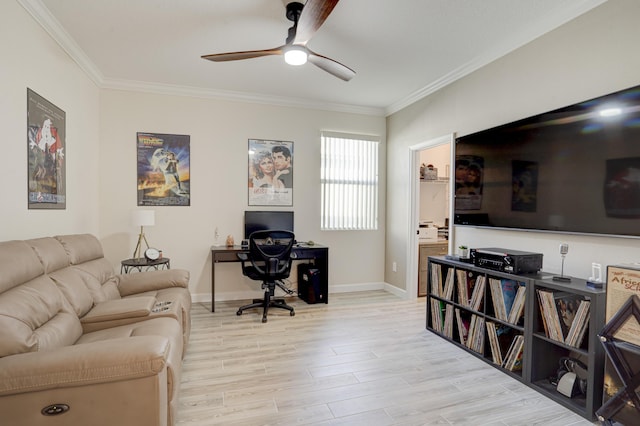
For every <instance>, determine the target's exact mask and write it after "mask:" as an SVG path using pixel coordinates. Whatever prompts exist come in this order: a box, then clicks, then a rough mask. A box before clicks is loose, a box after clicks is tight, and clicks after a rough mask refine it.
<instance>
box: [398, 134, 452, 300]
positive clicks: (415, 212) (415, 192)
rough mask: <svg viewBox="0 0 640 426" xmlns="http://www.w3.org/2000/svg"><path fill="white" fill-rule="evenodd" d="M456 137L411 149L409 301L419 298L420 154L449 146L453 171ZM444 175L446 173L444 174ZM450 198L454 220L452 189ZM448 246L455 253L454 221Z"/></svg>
mask: <svg viewBox="0 0 640 426" xmlns="http://www.w3.org/2000/svg"><path fill="white" fill-rule="evenodd" d="M454 138H455V135H454V134H453V133H451V134H449V135H445V136H441V137H439V138H435V139H431V140H428V141H425V142H422V143H419V144H416V145H412V146H410V147H409V155H410V163H409V164H411V166H412V167H411V173H409V188H410V189H409V197H410V200H409V229H408V230H407V232H408V235H409V238H408V244H407V259H408V261H407V272H406V277H407V283H406V289H407V294H408V297H409V299H416V298H417V297H418V244H419V239H418V235H417V232H418V228H419V224H420V219H421V218H420V172H419V171H420V165H421V163H420V153H421V152H422V151H424V150H428V149H431V148H435V147H440V146H442V145H448V146H449V165H450V167H449V169H450V170H452V168H451V165H453V164H455V157H454V152H455V146H454V142H455V139H454ZM443 175H444V173H443ZM453 175H454V173H452V172H451V171H450V172H449V176H448V179H449V188H453V183H454V181H453V179H454V178H453ZM449 193H450V194H449V197H448V206H447V207H446V208H447V210H448V215H447V216H448V218H450V219H452V218H453V197H452V195H451V189H449ZM448 222H449V223H448V246H447V252H448V253H449V254H452V253H453V251H454V250H453V241H454V237H455V235H454V229H453V226H452V223H453V220H449V221H448Z"/></svg>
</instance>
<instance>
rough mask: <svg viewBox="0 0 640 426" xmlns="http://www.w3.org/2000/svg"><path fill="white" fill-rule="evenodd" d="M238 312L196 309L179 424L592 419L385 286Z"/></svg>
mask: <svg viewBox="0 0 640 426" xmlns="http://www.w3.org/2000/svg"><path fill="white" fill-rule="evenodd" d="M288 300H291V301H290V302H289V303H290V304H291V305H293V306H294V307H295V308H296V315H295V316H294V317H290V316H289V313H288V312H286V311H283V310H279V309H278V310H272V311H270V313H269V321H268V322H267V323H266V324H263V323H261V321H260V320H261V316H262V314H261V312H259V311H257V310H255V311H247V312H245V313H244V314H243V315H242V316H237V315H236V313H235V312H236V310H237V308H238V306H240V305H241V304H242V302H240V301H237V302H223V303H217V304H216V312H215V313H211V311H210V306H211V305H210V304H206V303H202V304H198V303H196V304H194V306H193V310H192V316H193V324H192V331H191V340H190V343H189V347H188V351H187V355H186V357H185V360H184V365H183V372H182V383H181V390H180V408H179V410H178V415H177V422H178V424H181V425H184V424H186V425H214V424H224V425H296V424H320V425H367V426H377V425H431V424H438V425H503V426H504V425H536V424H537V425H563V426H564V425H593V423H591V422H588V421H586V420H585V419H583V418H582V417H580V416H578V415H577V414H574V413H573V412H571V411H569V410H567V409H565V408H564V407H562V406H560V405H558V404H556V403H555V402H553V401H552V400H550V399H548V398H546V397H544V396H542V395H540V394H539V393H537V392H535V391H534V390H532V389H530V388H528V387H527V386H525V385H523V384H522V383H520V382H518V381H517V380H515V379H513V378H511V377H509V376H507V375H506V374H502V373H500V372H499V371H497V370H496V369H494V368H493V367H491V366H488V365H487V364H485V363H484V362H482V361H480V360H478V359H477V358H475V357H474V356H472V355H470V354H468V353H466V352H465V351H463V350H462V349H460V348H458V347H456V346H454V345H452V344H450V343H447V342H446V341H445V340H443V339H442V338H440V337H437V336H435V335H433V334H432V333H430V332H428V331H426V330H425V301H424V298H423V299H420V300H418V301H405V300H402V299H400V298H398V297H397V296H394V295H392V294H390V293H387V292H384V291H372V292H358V293H338V294H331V299H330V303H329V304H328V305H325V304H317V305H307V304H306V303H304V302H303V301H301V300H298V299H297V298H292V299H288Z"/></svg>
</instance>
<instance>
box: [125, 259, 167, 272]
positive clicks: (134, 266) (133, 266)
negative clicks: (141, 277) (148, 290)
mask: <svg viewBox="0 0 640 426" xmlns="http://www.w3.org/2000/svg"><path fill="white" fill-rule="evenodd" d="M169 261H170V259H169V258H168V257H163V258H161V259H157V260H147V259H146V258H144V257H141V258H138V259H126V260H123V261H122V262H120V273H121V274H128V273H129V272H132V271H134V270H138V272H143V270H144V271H148V270H149V269H151V268H153V269H155V270H156V271H157V270H160V269H171V264H170V263H169Z"/></svg>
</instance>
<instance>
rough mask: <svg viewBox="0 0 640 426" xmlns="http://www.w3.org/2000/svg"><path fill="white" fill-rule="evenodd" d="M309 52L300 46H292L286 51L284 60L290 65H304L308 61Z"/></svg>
mask: <svg viewBox="0 0 640 426" xmlns="http://www.w3.org/2000/svg"><path fill="white" fill-rule="evenodd" d="M307 57H308V55H307V52H306V50H305V49H303V48H302V47H299V46H290V47H289V48H288V49H287V50H286V51H285V52H284V61H285V62H286V63H287V64H289V65H304V64H306V63H307Z"/></svg>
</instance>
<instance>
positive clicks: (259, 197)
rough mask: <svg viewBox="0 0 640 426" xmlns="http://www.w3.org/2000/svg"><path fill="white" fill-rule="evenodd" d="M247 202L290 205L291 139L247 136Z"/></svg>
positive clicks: (291, 200)
mask: <svg viewBox="0 0 640 426" xmlns="http://www.w3.org/2000/svg"><path fill="white" fill-rule="evenodd" d="M248 185H249V205H250V206H292V205H293V142H284V141H269V140H263V139H249V183H248Z"/></svg>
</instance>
